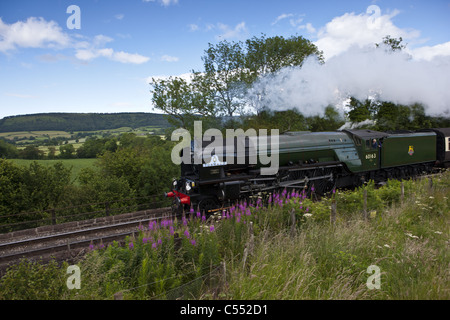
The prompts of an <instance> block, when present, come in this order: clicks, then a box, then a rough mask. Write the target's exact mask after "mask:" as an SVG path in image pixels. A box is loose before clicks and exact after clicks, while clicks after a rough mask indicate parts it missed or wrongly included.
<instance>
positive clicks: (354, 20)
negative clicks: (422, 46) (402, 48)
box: [315, 6, 420, 59]
mask: <svg viewBox="0 0 450 320" xmlns="http://www.w3.org/2000/svg"><path fill="white" fill-rule="evenodd" d="M371 7H372V6H371ZM369 8H370V7H369ZM398 13H399V11H397V10H395V11H393V12H392V13H391V14H384V15H382V14H381V12H380V13H379V14H377V15H374V14H368V13H364V14H358V15H356V14H355V13H345V14H344V15H342V16H339V17H335V18H334V19H333V20H331V21H330V22H328V23H327V24H326V25H325V27H323V28H321V29H320V30H319V31H318V34H317V37H318V40H317V41H316V42H315V44H316V45H317V46H318V47H319V49H320V50H323V52H324V57H325V59H329V58H331V57H333V56H335V55H338V54H339V53H342V52H344V51H346V50H348V49H349V48H350V47H351V46H354V45H356V46H359V47H364V46H366V45H374V44H375V43H380V42H381V41H382V39H383V37H385V36H386V35H390V36H391V37H393V38H399V37H402V38H403V39H404V40H408V39H416V38H418V37H419V36H420V32H419V31H417V30H406V29H401V28H399V27H397V26H395V25H394V23H393V22H392V18H393V17H394V16H396V15H397V14H398Z"/></svg>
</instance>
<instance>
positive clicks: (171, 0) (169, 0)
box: [142, 0, 178, 7]
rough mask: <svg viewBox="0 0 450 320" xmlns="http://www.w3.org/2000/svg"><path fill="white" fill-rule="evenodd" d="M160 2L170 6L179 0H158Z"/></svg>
mask: <svg viewBox="0 0 450 320" xmlns="http://www.w3.org/2000/svg"><path fill="white" fill-rule="evenodd" d="M142 2H157V1H156V0H142ZM158 2H159V3H160V4H161V5H162V6H164V7H168V6H170V5H172V4H177V3H178V0H158Z"/></svg>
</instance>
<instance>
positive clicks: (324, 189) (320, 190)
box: [310, 169, 336, 196]
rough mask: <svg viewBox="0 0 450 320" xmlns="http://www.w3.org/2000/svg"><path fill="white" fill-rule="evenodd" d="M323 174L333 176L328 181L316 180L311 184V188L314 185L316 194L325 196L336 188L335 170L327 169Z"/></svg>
mask: <svg viewBox="0 0 450 320" xmlns="http://www.w3.org/2000/svg"><path fill="white" fill-rule="evenodd" d="M321 174H322V175H329V174H333V176H332V177H331V179H329V178H327V179H320V180H315V181H311V182H310V185H311V186H312V185H314V189H315V191H314V192H316V193H317V194H319V195H321V196H323V195H325V194H326V193H328V192H331V191H332V190H333V188H335V187H336V180H335V178H334V170H332V169H326V170H324V171H323V172H322V173H321Z"/></svg>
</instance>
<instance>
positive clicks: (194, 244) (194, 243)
mask: <svg viewBox="0 0 450 320" xmlns="http://www.w3.org/2000/svg"><path fill="white" fill-rule="evenodd" d="M191 244H192V245H193V246H194V247H195V246H196V245H197V242H196V241H195V239H192V240H191Z"/></svg>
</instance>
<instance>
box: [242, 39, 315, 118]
mask: <svg viewBox="0 0 450 320" xmlns="http://www.w3.org/2000/svg"><path fill="white" fill-rule="evenodd" d="M246 49H247V52H246V57H245V67H246V69H247V70H248V72H249V74H248V76H247V79H246V81H247V82H249V83H250V84H251V83H254V82H255V81H257V80H258V79H262V78H268V77H269V78H270V77H272V76H274V75H275V74H276V73H277V72H278V71H280V70H281V69H283V68H288V67H301V66H302V65H303V63H304V61H305V59H306V58H307V57H311V56H312V57H315V58H316V59H317V60H318V61H319V62H321V63H323V61H324V59H323V53H322V51H319V49H318V48H317V46H316V45H314V44H313V43H312V42H311V41H309V40H307V39H304V38H303V37H301V36H292V37H290V38H287V39H286V38H284V37H281V36H275V37H270V38H267V37H266V36H265V35H264V34H263V35H261V37H253V38H251V39H249V40H247V41H246ZM265 95H266V94H265V89H264V86H262V87H258V88H255V87H253V88H252V91H251V94H250V95H248V97H247V104H248V105H250V106H251V107H252V108H253V109H254V110H255V111H256V113H259V112H261V111H263V110H264V108H265V107H266V105H265V99H264V97H265Z"/></svg>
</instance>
